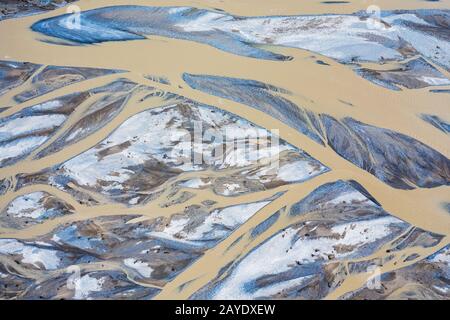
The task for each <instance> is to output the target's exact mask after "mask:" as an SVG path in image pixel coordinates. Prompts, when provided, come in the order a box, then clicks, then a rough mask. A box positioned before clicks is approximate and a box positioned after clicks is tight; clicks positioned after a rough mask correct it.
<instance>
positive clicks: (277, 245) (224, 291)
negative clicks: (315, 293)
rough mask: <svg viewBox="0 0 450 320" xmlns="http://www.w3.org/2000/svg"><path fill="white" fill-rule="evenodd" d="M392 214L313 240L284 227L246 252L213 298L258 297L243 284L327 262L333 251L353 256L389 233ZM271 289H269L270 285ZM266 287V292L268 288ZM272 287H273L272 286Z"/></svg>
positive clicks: (338, 255)
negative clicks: (343, 248)
mask: <svg viewBox="0 0 450 320" xmlns="http://www.w3.org/2000/svg"><path fill="white" fill-rule="evenodd" d="M399 222H400V220H399V219H397V218H394V217H390V216H388V217H382V218H378V219H374V220H366V221H357V222H353V223H346V224H342V225H337V226H335V227H333V228H332V229H331V232H332V233H335V234H336V235H338V236H339V237H338V238H337V239H335V238H329V237H322V238H317V239H301V240H295V239H296V236H297V234H298V231H299V230H298V229H294V228H288V229H286V230H285V231H284V232H282V233H279V234H277V235H276V236H274V237H273V238H271V239H270V240H268V241H267V242H265V243H263V244H262V245H261V246H259V247H258V248H257V249H255V250H254V251H252V252H251V253H250V254H249V255H247V256H246V257H245V258H244V259H243V260H242V261H241V262H240V263H239V264H238V265H237V266H236V268H235V269H234V270H233V272H232V274H231V275H230V276H229V277H228V278H226V280H224V282H223V283H222V285H221V287H220V289H219V290H218V291H217V293H216V294H215V295H214V297H213V298H214V299H254V298H256V297H258V296H261V294H262V293H264V291H260V290H262V289H260V290H258V291H259V292H258V291H256V292H253V293H249V292H247V291H246V290H245V289H244V287H243V286H244V284H245V283H248V282H250V281H252V280H254V279H258V278H261V277H264V276H267V275H273V274H279V273H282V272H284V271H287V270H289V269H290V268H291V267H292V266H295V265H296V263H297V262H300V263H302V264H305V263H310V262H314V261H321V260H323V261H327V259H328V255H330V254H333V255H334V256H335V257H336V258H337V259H343V258H345V257H348V256H350V255H352V256H353V255H355V253H357V252H358V249H359V248H360V247H361V246H363V245H365V244H369V243H373V242H375V241H377V240H379V239H382V238H383V237H386V236H388V235H389V234H390V232H391V230H390V228H389V226H390V225H391V224H392V223H399ZM340 245H342V246H350V247H352V246H353V247H354V250H351V251H349V252H337V250H336V249H335V247H336V246H340ZM292 284H293V283H290V282H286V283H285V285H284V286H283V285H282V284H280V286H276V287H275V288H276V290H281V289H283V288H284V289H286V288H288V287H289V286H291V285H292ZM272 289H273V288H272ZM272 289H271V287H269V288H267V290H269V291H268V293H270V292H271V291H272ZM274 290H275V289H274Z"/></svg>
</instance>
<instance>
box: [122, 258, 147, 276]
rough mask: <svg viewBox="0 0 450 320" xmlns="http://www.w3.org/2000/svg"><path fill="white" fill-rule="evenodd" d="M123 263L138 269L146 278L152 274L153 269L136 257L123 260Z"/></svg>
mask: <svg viewBox="0 0 450 320" xmlns="http://www.w3.org/2000/svg"><path fill="white" fill-rule="evenodd" d="M123 263H124V264H125V265H126V266H127V267H129V268H131V269H133V270H136V271H137V272H138V273H139V274H140V275H141V276H143V277H145V278H150V276H151V275H152V272H153V269H152V268H151V267H150V266H149V265H148V264H147V263H145V262H143V261H140V260H137V259H134V258H128V259H125V260H123Z"/></svg>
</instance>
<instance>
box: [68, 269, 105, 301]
mask: <svg viewBox="0 0 450 320" xmlns="http://www.w3.org/2000/svg"><path fill="white" fill-rule="evenodd" d="M104 281H105V280H104V279H103V278H101V279H96V278H93V277H90V276H89V275H88V274H87V275H85V276H83V277H81V278H78V279H75V280H74V283H73V284H74V287H75V294H74V296H73V298H74V299H77V300H81V299H89V295H90V293H91V292H98V291H101V290H102V286H103V283H104Z"/></svg>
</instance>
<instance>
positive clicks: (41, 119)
mask: <svg viewBox="0 0 450 320" xmlns="http://www.w3.org/2000/svg"><path fill="white" fill-rule="evenodd" d="M65 120H66V117H65V116H64V115H60V114H54V115H44V116H30V117H24V118H16V119H11V120H9V121H7V122H5V123H3V124H0V141H4V140H9V139H13V138H15V137H18V136H22V135H26V134H32V133H34V132H40V131H47V130H53V129H54V128H56V127H59V126H60V125H61V123H63V122H64V121H65Z"/></svg>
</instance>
